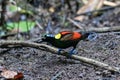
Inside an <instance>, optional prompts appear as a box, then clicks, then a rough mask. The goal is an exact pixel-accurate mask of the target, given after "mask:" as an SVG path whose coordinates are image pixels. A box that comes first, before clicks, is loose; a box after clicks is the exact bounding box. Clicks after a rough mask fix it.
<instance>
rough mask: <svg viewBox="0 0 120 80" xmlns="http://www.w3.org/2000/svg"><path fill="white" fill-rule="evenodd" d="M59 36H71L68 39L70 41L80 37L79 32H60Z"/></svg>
mask: <svg viewBox="0 0 120 80" xmlns="http://www.w3.org/2000/svg"><path fill="white" fill-rule="evenodd" d="M60 34H61V35H62V36H66V35H68V34H71V36H70V39H71V40H76V39H80V38H81V36H82V35H81V34H80V33H79V32H70V31H62V32H60Z"/></svg>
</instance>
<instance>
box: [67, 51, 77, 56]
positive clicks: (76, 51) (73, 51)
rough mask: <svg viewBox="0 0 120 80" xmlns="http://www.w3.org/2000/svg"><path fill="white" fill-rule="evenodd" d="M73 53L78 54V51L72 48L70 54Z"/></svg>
mask: <svg viewBox="0 0 120 80" xmlns="http://www.w3.org/2000/svg"><path fill="white" fill-rule="evenodd" d="M73 54H78V51H76V50H75V49H72V50H70V52H69V55H70V56H71V55H73Z"/></svg>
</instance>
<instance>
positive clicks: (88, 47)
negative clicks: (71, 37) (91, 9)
mask: <svg viewBox="0 0 120 80" xmlns="http://www.w3.org/2000/svg"><path fill="white" fill-rule="evenodd" d="M96 20H100V23H99V24H98V25H95V24H94V23H95V21H96ZM83 23H85V24H86V25H87V27H88V28H89V27H90V26H95V27H103V26H110V27H114V26H119V25H120V13H118V14H115V13H114V12H113V10H112V11H110V12H109V11H108V12H106V13H105V14H102V15H101V16H98V17H95V18H92V19H88V20H85V21H83ZM65 28H66V27H65ZM70 28H71V29H73V30H74V29H75V28H74V27H70ZM81 49H84V51H82V50H81ZM77 50H78V52H79V53H78V54H77V55H80V56H84V57H87V58H92V59H95V60H98V61H101V62H104V63H107V64H109V65H111V66H115V67H120V32H112V31H111V32H109V33H98V37H97V39H96V40H94V41H80V42H79V44H78V47H77ZM0 64H1V65H2V66H5V67H6V68H7V69H10V70H14V71H20V72H22V73H23V74H24V79H25V80H120V75H119V74H117V73H113V72H110V71H108V70H105V69H101V68H99V67H96V66H93V65H90V64H86V63H83V62H77V61H75V60H73V59H67V58H66V57H64V56H60V55H55V54H51V53H50V52H47V51H42V50H38V49H34V48H24V47H23V48H13V49H11V50H9V51H7V52H4V54H0ZM56 75H59V76H58V77H57V78H56V79H54V78H55V76H56Z"/></svg>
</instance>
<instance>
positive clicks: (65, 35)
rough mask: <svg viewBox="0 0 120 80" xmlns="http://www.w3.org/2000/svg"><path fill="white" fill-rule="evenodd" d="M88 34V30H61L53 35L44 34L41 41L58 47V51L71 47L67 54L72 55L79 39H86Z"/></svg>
mask: <svg viewBox="0 0 120 80" xmlns="http://www.w3.org/2000/svg"><path fill="white" fill-rule="evenodd" d="M90 34H91V33H90V32H75V31H61V32H59V33H57V34H55V35H52V34H46V35H44V37H43V38H42V42H47V43H50V44H51V45H52V46H54V47H57V48H59V51H58V53H60V51H61V50H62V49H66V48H69V47H73V48H72V49H71V50H70V52H69V55H72V54H75V52H76V51H75V49H76V47H77V44H78V43H79V41H81V40H88V36H89V35H90Z"/></svg>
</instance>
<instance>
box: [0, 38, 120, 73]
mask: <svg viewBox="0 0 120 80" xmlns="http://www.w3.org/2000/svg"><path fill="white" fill-rule="evenodd" d="M11 45H12V46H16V45H21V46H22V47H32V48H37V49H40V50H45V51H46V50H47V51H50V52H52V53H53V54H57V52H58V49H57V48H54V47H51V46H49V45H46V44H40V43H39V44H37V43H33V42H29V41H4V40H1V41H0V47H1V48H2V47H5V46H11ZM60 55H63V56H68V52H66V51H64V50H63V51H61V54H60ZM71 58H72V59H75V60H78V61H82V62H85V63H88V64H92V65H95V66H98V67H101V68H104V69H107V70H110V71H114V72H120V68H118V67H112V66H109V65H108V64H105V63H102V62H99V61H96V60H94V59H90V58H86V57H82V56H77V55H72V56H71Z"/></svg>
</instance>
